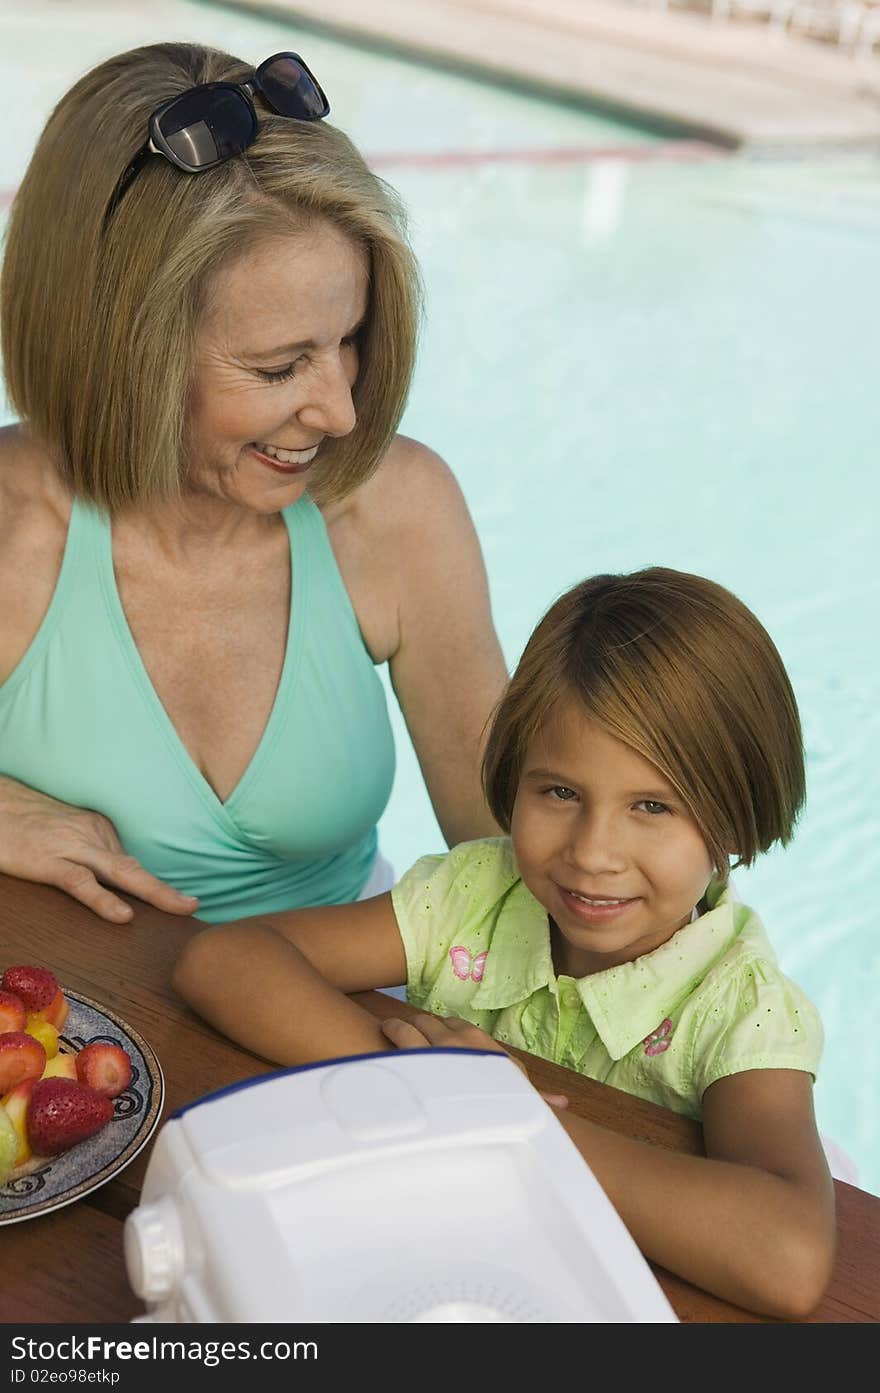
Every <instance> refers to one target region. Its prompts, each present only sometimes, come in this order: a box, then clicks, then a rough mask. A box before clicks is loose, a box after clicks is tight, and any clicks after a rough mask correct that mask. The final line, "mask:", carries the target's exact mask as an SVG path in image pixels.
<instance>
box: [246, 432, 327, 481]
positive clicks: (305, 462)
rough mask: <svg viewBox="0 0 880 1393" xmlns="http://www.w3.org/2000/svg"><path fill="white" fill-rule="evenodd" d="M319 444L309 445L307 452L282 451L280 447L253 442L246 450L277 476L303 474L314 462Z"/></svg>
mask: <svg viewBox="0 0 880 1393" xmlns="http://www.w3.org/2000/svg"><path fill="white" fill-rule="evenodd" d="M320 446H321V442H320V440H319V441H318V444H317V445H311V446H310V447H309V448H308V449H307V450H282V449H281V447H280V445H269V444H264V443H263V442H262V441H254V443H253V444H252V445H249V446H248V449H250V450H252V451H253V453H254V454H255V455H256V456H257V458H258V459H259V461H260V463H261V464H264V465H266V467H267V468H268V469H274V470H275V472H276V473H278V474H304V473H305V472H306V470H307V469H308V468H309V466H310V465H311V463H312V461H313V460H314V458H315V456H316V454H317V453H318V450H319V449H320Z"/></svg>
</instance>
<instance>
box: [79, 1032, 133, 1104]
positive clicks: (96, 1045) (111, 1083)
mask: <svg viewBox="0 0 880 1393" xmlns="http://www.w3.org/2000/svg"><path fill="white" fill-rule="evenodd" d="M76 1076H77V1078H78V1079H79V1081H80V1083H84V1084H87V1085H88V1087H89V1088H93V1089H94V1090H95V1092H96V1093H103V1095H104V1097H105V1098H115V1097H116V1095H117V1093H121V1092H122V1090H123V1089H124V1088H127V1087H128V1085H129V1084H130V1083H131V1060H130V1059H129V1057H128V1055H127V1054H126V1053H125V1050H124V1049H123V1048H122V1047H121V1045H112V1044H110V1043H109V1042H108V1041H106V1040H93V1041H92V1043H91V1044H90V1045H85V1046H84V1047H83V1049H81V1050H80V1052H79V1054H78V1055H77V1056H76Z"/></svg>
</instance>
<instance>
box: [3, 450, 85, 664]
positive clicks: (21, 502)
mask: <svg viewBox="0 0 880 1393" xmlns="http://www.w3.org/2000/svg"><path fill="white" fill-rule="evenodd" d="M69 519H70V496H69V494H68V493H67V491H66V489H65V488H64V486H63V484H62V483H61V481H60V479H59V478H58V475H57V474H56V473H55V471H54V470H53V468H52V466H51V463H50V461H49V459H48V457H47V456H46V454H45V452H44V451H41V450H40V449H39V448H38V447H36V446H35V445H34V443H33V441H31V440H29V439H28V437H27V436H26V434H25V433H24V432H23V431H22V429H21V427H19V426H15V425H12V426H4V427H2V428H0V594H3V595H4V597H6V598H7V599H8V601H9V603H8V604H4V605H3V606H2V611H3V618H2V624H0V681H4V680H5V678H6V676H8V674H9V672H11V670H12V668H13V667H14V666H15V664H16V663H17V662H18V661H19V659H20V658H21V656H22V654H23V653H24V652H25V651H26V650H27V648H28V646H29V645H30V643H31V641H32V640H33V637H34V634H35V633H36V631H37V628H38V627H39V624H40V620H41V618H42V616H43V614H44V613H45V611H46V607H47V605H48V603H49V600H50V599H51V597H52V592H53V590H54V588H55V582H56V580H57V578H58V572H59V570H60V567H61V558H62V556H63V555H64V544H65V541H66V539H67V526H68V522H69Z"/></svg>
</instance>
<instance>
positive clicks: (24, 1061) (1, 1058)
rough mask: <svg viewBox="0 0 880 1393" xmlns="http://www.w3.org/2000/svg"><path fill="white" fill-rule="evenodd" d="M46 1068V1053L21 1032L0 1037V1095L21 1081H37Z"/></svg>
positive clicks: (38, 1043)
mask: <svg viewBox="0 0 880 1393" xmlns="http://www.w3.org/2000/svg"><path fill="white" fill-rule="evenodd" d="M45 1067H46V1051H45V1049H44V1048H43V1046H42V1045H41V1044H40V1042H39V1040H35V1039H34V1037H33V1035H27V1034H26V1033H25V1032H24V1031H23V1030H7V1031H6V1033H5V1034H4V1035H0V1093H8V1092H9V1090H10V1088H14V1087H15V1085H16V1084H17V1083H21V1081H22V1079H38V1078H39V1077H40V1075H41V1074H42V1072H43V1070H44V1069H45Z"/></svg>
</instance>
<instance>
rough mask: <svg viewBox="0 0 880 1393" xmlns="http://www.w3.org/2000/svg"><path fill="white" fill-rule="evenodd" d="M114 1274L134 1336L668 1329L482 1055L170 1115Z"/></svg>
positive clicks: (532, 1095) (527, 1103)
mask: <svg viewBox="0 0 880 1393" xmlns="http://www.w3.org/2000/svg"><path fill="white" fill-rule="evenodd" d="M125 1256H126V1264H127V1269H128V1274H129V1280H130V1282H131V1285H132V1287H133V1289H134V1291H135V1292H136V1293H137V1294H138V1295H139V1296H140V1297H141V1298H142V1300H143V1301H144V1302H145V1304H146V1306H147V1314H146V1316H143V1317H140V1319H141V1320H142V1321H144V1320H145V1321H156V1322H166V1321H174V1322H178V1321H193V1322H206V1321H211V1322H217V1321H236V1322H251V1321H259V1322H264V1321H273V1322H274V1321H285V1322H309V1321H326V1322H340V1323H343V1322H351V1321H354V1322H378V1323H395V1322H415V1321H420V1322H427V1321H472V1322H473V1321H475V1322H490V1321H512V1322H535V1321H539V1322H540V1321H565V1322H572V1321H576V1322H582V1321H583V1322H621V1321H625V1322H644V1321H652V1322H658V1321H663V1322H668V1321H675V1320H676V1316H675V1314H674V1313H673V1311H672V1308H671V1307H670V1305H669V1303H668V1301H667V1300H666V1298H665V1296H664V1295H663V1293H662V1291H661V1289H660V1287H659V1286H658V1284H657V1282H656V1280H655V1278H654V1276H653V1274H652V1272H651V1270H650V1268H649V1267H648V1265H647V1263H646V1262H645V1260H644V1259H643V1258H642V1256H641V1254H640V1253H639V1251H638V1249H637V1247H636V1245H635V1243H634V1242H633V1240H632V1238H631V1237H630V1235H629V1233H628V1231H627V1229H626V1228H625V1227H624V1225H623V1223H622V1221H621V1219H620V1218H619V1216H618V1214H617V1212H616V1211H615V1210H614V1208H613V1207H612V1205H611V1204H610V1202H609V1201H608V1199H607V1198H606V1196H605V1194H604V1191H603V1190H602V1189H601V1188H600V1186H599V1185H598V1183H597V1181H596V1180H595V1178H594V1176H593V1175H592V1172H591V1171H590V1169H589V1167H588V1166H587V1165H586V1163H585V1162H584V1161H583V1159H582V1158H581V1156H580V1155H579V1153H578V1151H577V1150H576V1148H575V1147H574V1145H573V1144H572V1142H571V1141H570V1140H569V1138H568V1136H567V1134H566V1132H565V1131H564V1129H563V1128H562V1126H561V1125H560V1123H559V1122H558V1120H557V1118H556V1117H555V1115H554V1113H553V1112H552V1110H551V1109H550V1107H549V1106H548V1105H547V1104H546V1103H545V1102H544V1101H543V1099H542V1098H541V1097H540V1096H539V1094H538V1093H536V1092H535V1090H534V1089H533V1088H532V1087H531V1086H530V1084H529V1083H528V1082H527V1080H526V1079H525V1078H524V1077H523V1075H522V1073H521V1072H520V1070H519V1069H518V1068H517V1067H516V1066H515V1065H514V1064H513V1063H512V1062H511V1061H510V1060H509V1059H508V1058H507V1056H506V1055H502V1054H495V1053H484V1052H482V1051H471V1050H455V1049H449V1050H446V1049H431V1050H400V1051H395V1052H394V1053H389V1054H383V1055H363V1056H358V1057H355V1058H351V1059H346V1060H335V1061H332V1062H330V1063H322V1064H318V1065H310V1066H306V1067H304V1068H300V1069H292V1070H286V1071H284V1072H281V1073H277V1074H270V1075H266V1076H264V1077H263V1078H259V1079H255V1080H252V1081H250V1082H248V1083H245V1084H241V1085H237V1086H234V1087H232V1088H229V1089H225V1090H223V1091H221V1092H219V1093H215V1094H211V1095H209V1096H207V1097H205V1098H203V1099H201V1100H200V1101H198V1102H196V1103H194V1104H192V1105H191V1106H189V1107H187V1108H184V1109H182V1110H181V1111H180V1112H179V1113H177V1114H175V1116H173V1117H172V1118H170V1119H169V1120H168V1121H167V1122H166V1123H165V1124H164V1126H163V1127H162V1129H161V1131H160V1132H159V1134H158V1137H157V1140H156V1142H155V1145H154V1148H153V1152H152V1155H151V1158H150V1162H149V1165H148V1168H147V1174H146V1179H145V1183H144V1187H143V1192H142V1195H141V1203H140V1205H139V1206H138V1208H137V1209H136V1210H134V1211H133V1212H132V1214H131V1215H130V1216H129V1218H128V1220H127V1222H126V1226H125Z"/></svg>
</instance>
